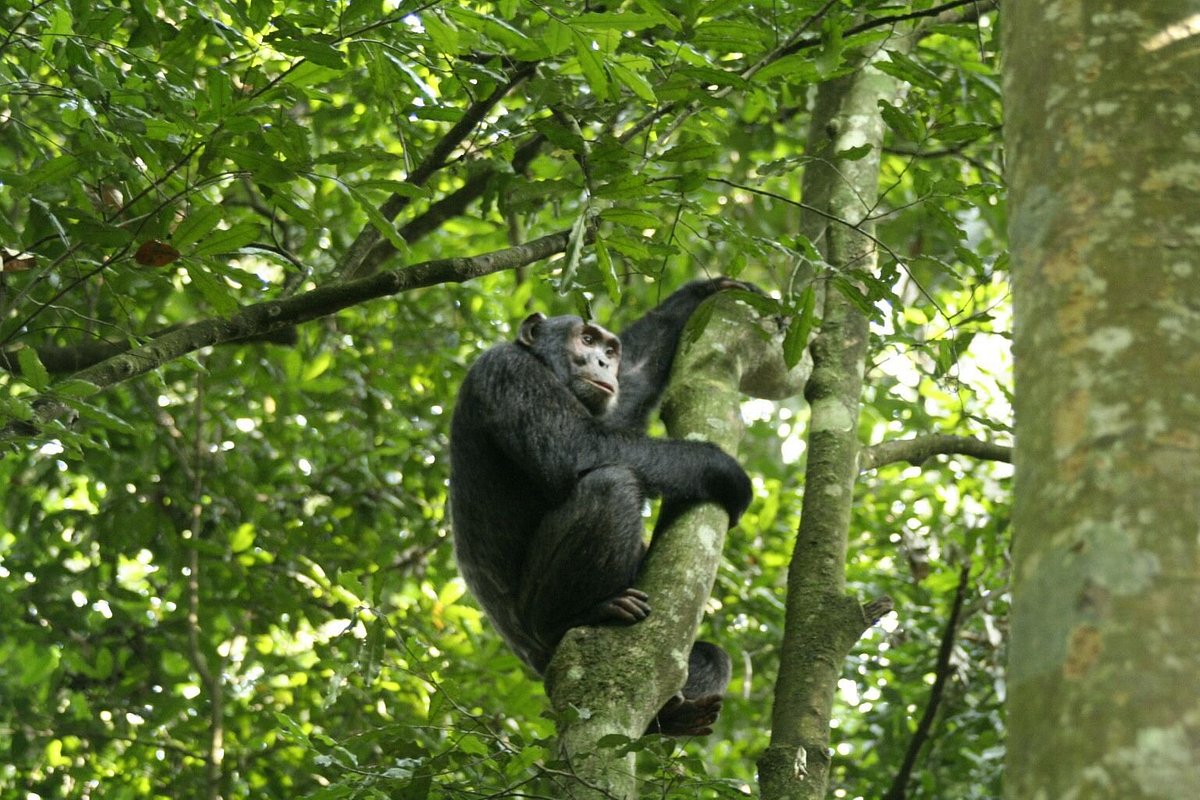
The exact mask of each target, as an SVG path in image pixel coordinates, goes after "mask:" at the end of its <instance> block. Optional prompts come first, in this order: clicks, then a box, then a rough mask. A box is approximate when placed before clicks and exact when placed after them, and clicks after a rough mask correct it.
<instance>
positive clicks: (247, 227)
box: [190, 222, 259, 256]
mask: <svg viewBox="0 0 1200 800" xmlns="http://www.w3.org/2000/svg"><path fill="white" fill-rule="evenodd" d="M258 233H259V225H258V223H257V222H239V223H238V224H237V225H234V226H233V227H232V228H228V229H226V230H217V231H212V232H211V233H210V235H208V236H206V237H204V240H203V241H202V242H201V243H200V244H199V245H198V246H197V247H196V249H195V250H193V251H192V252H191V253H190V255H192V256H210V255H216V254H218V253H233V252H236V251H237V249H238V248H240V247H242V246H243V245H247V244H250V243H251V242H253V241H254V240H255V239H257V238H258Z"/></svg>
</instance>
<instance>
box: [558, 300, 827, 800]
mask: <svg viewBox="0 0 1200 800" xmlns="http://www.w3.org/2000/svg"><path fill="white" fill-rule="evenodd" d="M710 302H712V303H713V304H714V309H713V314H712V317H711V318H710V320H709V322H708V324H707V326H706V327H705V330H704V333H703V335H701V336H700V338H698V339H697V340H695V341H694V342H691V343H690V344H687V343H685V344H684V346H683V347H682V348H681V350H680V353H679V354H678V356H677V357H676V361H675V368H674V374H673V376H672V379H671V384H670V386H669V387H668V389H667V395H666V398H665V399H664V402H663V419H664V420H665V421H666V423H667V431H668V433H670V435H671V436H672V437H673V438H677V439H682V438H687V439H695V438H700V439H705V440H707V441H711V442H715V443H716V444H719V445H720V446H721V447H722V448H723V449H724V450H725V451H726V452H729V453H736V452H737V448H738V443H739V442H740V440H741V435H742V420H741V413H740V410H739V409H740V401H741V395H740V393H739V392H740V391H744V392H747V393H750V394H752V395H754V396H757V397H767V398H779V397H784V396H789V395H793V394H797V393H799V392H800V390H801V388H802V386H803V380H804V378H805V377H806V376H807V369H806V367H807V365H806V363H802V364H801V365H799V366H798V367H797V368H796V369H794V370H792V371H791V372H790V373H789V372H788V371H787V369H786V368H785V367H784V366H783V358H782V347H781V336H782V331H781V330H778V329H777V326H776V325H775V324H774V322H773V320H768V319H762V318H759V317H757V316H756V315H755V314H754V312H753V311H752V310H751V309H750V308H749V307H748V306H746V305H744V304H740V303H738V302H737V301H736V300H734V299H733V298H732V297H731V296H729V295H718V296H717V297H716V298H714V299H713V300H712V301H710ZM756 328H757V329H758V330H756ZM764 332H765V333H767V334H768V335H766V336H764V335H763V333H764ZM727 527H728V520H727V518H726V516H725V512H724V511H722V510H721V509H720V508H719V507H717V506H715V505H703V506H698V507H696V508H694V509H692V510H691V511H690V512H688V513H686V514H684V515H683V516H682V517H681V518H680V519H679V520H678V521H677V522H676V523H675V524H674V525H673V526H671V528H669V529H668V530H666V531H664V532H663V533H661V534H660V535H659V536H658V537H657V538H656V540H655V542H654V547H653V548H652V549H651V551H650V554H649V556H648V557H647V559H646V564H645V566H644V567H643V569H642V574H641V575H640V576H639V578H638V587H639V588H641V589H643V590H644V591H646V592H647V594H649V595H650V598H651V603H652V604H653V607H654V613H653V614H651V615H650V617H649V618H648V619H646V620H644V621H642V622H640V623H638V624H637V625H633V626H630V627H627V628H575V629H573V630H571V631H569V632H568V633H567V636H566V637H565V638H564V639H563V641H562V643H561V644H560V645H559V647H558V650H557V651H556V652H555V654H554V659H553V660H552V661H551V663H550V667H549V669H548V670H547V672H546V691H547V693H548V694H549V696H550V701H551V704H552V705H553V707H554V709H555V711H556V712H557V713H558V714H559V723H558V732H559V750H560V755H561V756H562V758H563V759H564V760H565V761H566V762H567V763H568V764H569V765H570V771H571V772H572V774H573V775H574V776H575V777H576V778H578V779H579V780H578V781H577V782H572V783H571V784H570V791H571V797H573V798H576V800H583V798H607V799H608V800H612V798H634V797H636V796H637V778H636V774H635V772H634V763H633V754H632V753H630V754H628V755H623V754H622V750H621V748H620V744H621V743H622V742H623V741H627V740H633V739H637V738H638V737H640V736H641V735H642V734H643V733H644V732H645V730H646V727H647V726H648V725H649V724H650V721H651V719H652V718H653V717H654V715H655V714H656V713H657V712H658V710H659V709H660V708H662V706H663V704H664V703H665V702H666V701H667V699H668V698H669V697H671V696H672V695H673V694H675V692H677V691H678V690H679V689H680V687H682V686H683V682H684V678H685V677H686V675H687V657H688V653H689V651H690V650H691V645H692V642H693V641H694V640H695V638H696V629H697V627H698V626H699V624H700V619H701V617H702V615H703V613H704V604H705V601H707V599H708V596H709V593H710V592H711V591H712V585H713V580H714V579H715V577H716V571H717V566H718V564H719V563H720V560H721V550H722V546H723V544H724V542H725V530H726V528H727ZM612 734H617V736H615V737H612V736H611V735H612ZM605 737H610V738H608V739H607V740H606V741H603V742H602V741H601V740H603V739H605Z"/></svg>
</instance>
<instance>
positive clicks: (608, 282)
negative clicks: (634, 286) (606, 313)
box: [595, 235, 621, 303]
mask: <svg viewBox="0 0 1200 800" xmlns="http://www.w3.org/2000/svg"><path fill="white" fill-rule="evenodd" d="M595 244H596V268H597V269H598V270H599V271H600V280H602V281H604V290H605V292H607V294H608V297H609V299H610V300H612V301H613V302H614V303H616V302H619V301H620V299H621V281H620V279H619V278H618V276H617V270H616V267H615V266H614V265H613V260H612V256H611V255H609V252H608V248H607V247H606V246H605V245H604V240H603V239H601V238H600V236H599V235H597V236H596V243H595Z"/></svg>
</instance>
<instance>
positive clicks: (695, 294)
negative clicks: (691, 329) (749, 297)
mask: <svg viewBox="0 0 1200 800" xmlns="http://www.w3.org/2000/svg"><path fill="white" fill-rule="evenodd" d="M743 285H744V284H739V283H738V282H736V281H733V280H730V279H729V278H714V279H712V280H704V281H692V282H691V283H688V284H685V285H684V286H683V287H681V288H680V289H678V290H676V291H675V292H674V293H673V294H672V295H671V296H670V297H668V298H667V299H666V300H664V301H663V302H662V303H661V304H660V305H659V306H658V307H657V308H655V309H654V310H653V311H651V312H650V313H648V314H646V315H645V316H644V317H642V318H641V319H639V320H638V321H637V322H635V323H633V324H632V325H630V326H629V327H628V328H626V329H625V330H623V331H621V333H620V338H621V368H620V371H619V372H618V373H617V378H618V381H619V382H620V385H621V391H620V393H619V395H618V399H617V407H616V408H614V409H613V410H612V411H611V412H610V413H609V414H608V415H607V416H606V417H605V421H606V422H607V423H608V424H609V425H610V426H612V427H614V428H623V429H627V430H636V431H644V430H645V429H646V425H647V423H648V422H649V420H650V414H651V412H652V411H654V408H655V406H657V405H658V401H659V400H660V399H662V394H663V390H664V389H666V387H667V381H668V380H670V378H671V365H672V364H673V363H674V362H675V351H676V350H678V349H679V338H680V335H681V334H682V333H683V329H684V327H685V326H686V325H687V321H688V319H690V318H691V316H692V314H693V312H695V310H696V308H697V306H699V305H700V304H701V303H702V302H704V300H705V299H707V298H708V297H710V296H712V295H713V294H715V293H716V292H718V291H720V290H721V289H725V288H734V287H738V286H743Z"/></svg>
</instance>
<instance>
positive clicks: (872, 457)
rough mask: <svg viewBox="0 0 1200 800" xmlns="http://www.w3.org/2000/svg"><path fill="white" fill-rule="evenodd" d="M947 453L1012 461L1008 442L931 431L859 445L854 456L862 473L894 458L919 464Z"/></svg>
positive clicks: (893, 461) (895, 460) (883, 464)
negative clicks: (859, 448)
mask: <svg viewBox="0 0 1200 800" xmlns="http://www.w3.org/2000/svg"><path fill="white" fill-rule="evenodd" d="M949 454H958V455H964V456H971V457H972V458H980V459H984V460H986V461H1004V462H1006V463H1009V464H1011V463H1012V447H1010V446H1008V445H1002V444H996V443H995V442H989V441H985V440H983V439H973V438H971V437H969V436H949V435H946V434H931V435H929V436H918V437H917V438H915V439H898V440H896V441H891V442H880V443H879V444H875V445H871V446H870V447H866V448H863V451H862V453H861V454H860V455H859V457H858V468H859V470H860V471H863V472H865V471H867V470H869V469H878V468H879V467H882V466H885V465H887V464H894V463H896V462H897V461H907V462H908V463H909V464H912V465H913V466H917V467H919V466H921V465H922V464H924V463H925V462H926V461H928V460H929V459H930V458H932V457H934V456H937V455H949Z"/></svg>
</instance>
